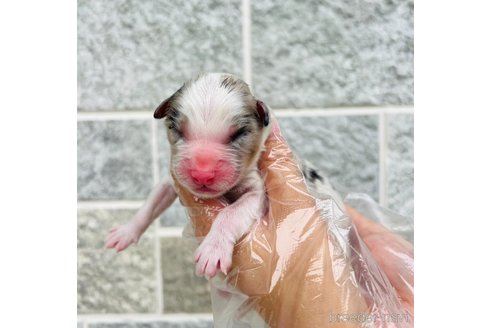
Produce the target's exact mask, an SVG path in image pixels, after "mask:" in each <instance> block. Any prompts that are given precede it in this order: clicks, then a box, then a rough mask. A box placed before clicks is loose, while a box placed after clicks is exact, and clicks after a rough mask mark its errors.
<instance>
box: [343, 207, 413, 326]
mask: <svg viewBox="0 0 492 328" xmlns="http://www.w3.org/2000/svg"><path fill="white" fill-rule="evenodd" d="M346 210H347V214H349V216H350V217H351V218H352V222H353V223H354V225H355V227H356V228H357V231H358V233H359V236H360V238H361V239H362V240H363V241H364V243H365V244H366V246H367V247H368V248H369V251H370V252H371V254H372V256H373V257H374V259H375V260H376V262H377V264H378V265H379V267H380V268H381V269H382V270H383V271H384V273H385V274H386V276H387V277H388V279H389V281H390V283H391V285H392V286H393V287H394V288H395V290H396V292H397V294H398V296H399V297H400V300H401V302H402V305H403V306H404V307H405V310H407V311H408V312H409V313H410V314H411V315H412V316H413V295H414V293H413V278H414V260H413V245H412V244H410V243H409V242H408V241H406V240H405V239H403V238H402V237H400V236H399V235H397V234H395V233H392V232H391V231H389V230H388V229H386V228H385V227H383V226H382V225H380V224H379V223H377V222H374V221H371V220H369V219H368V218H366V217H365V216H363V215H362V214H361V213H359V212H357V211H356V210H355V209H353V208H352V207H350V206H348V205H346Z"/></svg>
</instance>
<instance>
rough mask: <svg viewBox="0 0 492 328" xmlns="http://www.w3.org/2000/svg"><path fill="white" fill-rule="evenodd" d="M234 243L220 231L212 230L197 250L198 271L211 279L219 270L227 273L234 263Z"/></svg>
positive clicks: (198, 273)
mask: <svg viewBox="0 0 492 328" xmlns="http://www.w3.org/2000/svg"><path fill="white" fill-rule="evenodd" d="M233 250H234V243H232V242H230V241H229V240H227V239H226V238H224V236H222V235H220V234H218V233H212V232H210V233H209V234H208V235H207V236H206V237H205V239H204V240H203V242H202V243H201V244H200V246H199V247H198V248H197V250H196V252H195V262H196V273H197V275H205V276H206V277H207V278H209V279H211V278H213V277H215V275H216V274H217V273H219V271H222V272H223V273H224V274H227V272H229V270H230V269H231V265H232V252H233Z"/></svg>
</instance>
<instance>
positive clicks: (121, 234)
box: [106, 224, 140, 252]
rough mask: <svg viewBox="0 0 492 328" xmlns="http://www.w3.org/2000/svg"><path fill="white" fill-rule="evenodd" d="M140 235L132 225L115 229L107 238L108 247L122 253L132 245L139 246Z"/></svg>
mask: <svg viewBox="0 0 492 328" xmlns="http://www.w3.org/2000/svg"><path fill="white" fill-rule="evenodd" d="M139 238H140V234H139V232H138V231H137V229H136V227H135V226H133V225H132V224H125V225H122V226H119V227H115V228H113V229H111V230H110V231H109V234H108V236H107V237H106V247H107V248H114V249H116V251H118V252H121V251H122V250H124V249H125V248H127V247H128V246H130V245H131V244H137V243H138V239H139Z"/></svg>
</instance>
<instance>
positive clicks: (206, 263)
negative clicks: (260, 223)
mask: <svg viewBox="0 0 492 328" xmlns="http://www.w3.org/2000/svg"><path fill="white" fill-rule="evenodd" d="M264 193H265V192H264V191H263V188H261V190H250V191H247V192H246V193H245V194H243V195H242V196H241V197H240V198H239V199H238V200H236V201H235V202H234V203H233V204H231V205H229V206H227V207H225V208H224V209H222V210H221V212H220V213H219V215H218V216H217V218H216V219H215V221H214V223H213V224H212V227H211V228H210V231H209V233H208V234H207V236H206V237H205V239H204V240H203V241H202V243H201V244H200V246H199V247H198V249H197V250H196V253H195V262H196V273H197V274H198V275H205V276H207V277H208V278H213V277H214V276H215V275H216V274H217V273H219V271H222V272H223V273H224V274H227V273H228V272H229V271H230V269H231V265H232V253H233V250H234V244H235V243H236V241H238V240H239V238H241V236H242V235H244V234H245V233H246V232H247V231H248V230H249V229H250V227H251V225H252V224H253V223H254V222H255V220H257V219H258V218H260V216H261V215H262V213H263V206H264V204H265V194H264Z"/></svg>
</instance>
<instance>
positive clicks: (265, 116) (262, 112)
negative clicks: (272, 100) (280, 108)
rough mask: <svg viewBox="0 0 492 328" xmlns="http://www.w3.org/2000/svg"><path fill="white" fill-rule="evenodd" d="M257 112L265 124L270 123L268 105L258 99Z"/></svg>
mask: <svg viewBox="0 0 492 328" xmlns="http://www.w3.org/2000/svg"><path fill="white" fill-rule="evenodd" d="M256 113H257V114H258V117H259V118H260V121H261V122H262V123H263V125H264V126H267V125H268V124H269V123H270V114H269V110H268V106H267V105H266V104H265V103H264V102H263V101H261V100H256Z"/></svg>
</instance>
